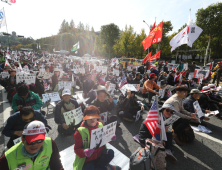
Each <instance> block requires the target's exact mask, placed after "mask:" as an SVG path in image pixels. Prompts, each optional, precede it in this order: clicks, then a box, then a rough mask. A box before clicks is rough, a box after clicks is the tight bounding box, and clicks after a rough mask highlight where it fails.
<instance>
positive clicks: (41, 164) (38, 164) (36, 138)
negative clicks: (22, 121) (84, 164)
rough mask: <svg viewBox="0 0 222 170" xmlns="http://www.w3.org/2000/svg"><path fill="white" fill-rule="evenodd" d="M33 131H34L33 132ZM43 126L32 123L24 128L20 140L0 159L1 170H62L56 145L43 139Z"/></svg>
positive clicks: (39, 123) (38, 123)
mask: <svg viewBox="0 0 222 170" xmlns="http://www.w3.org/2000/svg"><path fill="white" fill-rule="evenodd" d="M34 129H35V130H34ZM45 131H46V129H45V125H44V124H43V123H42V122H40V121H37V120H36V121H32V122H30V123H29V124H27V125H26V126H25V127H24V130H23V133H22V136H21V139H22V141H21V142H19V143H18V144H16V145H15V146H14V147H12V148H10V149H9V150H7V151H6V152H5V154H4V155H3V156H2V157H1V158H0V167H1V170H8V169H9V170H13V169H14V170H18V169H19V170H20V169H23V170H24V169H35V170H37V169H38V170H39V169H53V170H63V169H64V168H63V166H62V163H61V160H60V155H59V150H58V147H57V145H56V143H55V142H54V141H53V140H52V139H51V138H49V137H45Z"/></svg>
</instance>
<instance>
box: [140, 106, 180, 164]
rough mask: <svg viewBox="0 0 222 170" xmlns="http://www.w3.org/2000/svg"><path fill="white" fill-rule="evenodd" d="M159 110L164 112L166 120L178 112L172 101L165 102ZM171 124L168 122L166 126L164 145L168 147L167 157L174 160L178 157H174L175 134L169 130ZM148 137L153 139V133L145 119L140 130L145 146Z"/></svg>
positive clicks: (141, 141) (141, 140)
mask: <svg viewBox="0 0 222 170" xmlns="http://www.w3.org/2000/svg"><path fill="white" fill-rule="evenodd" d="M159 112H160V113H162V115H163V120H164V121H165V120H166V119H169V118H170V117H171V116H172V115H173V114H175V113H177V111H176V110H175V109H174V106H173V105H172V104H171V103H164V105H163V106H162V108H160V111H159ZM172 123H173V122H172ZM170 125H171V124H167V126H165V130H166V136H167V141H164V146H165V149H166V154H167V157H168V158H169V159H170V160H172V161H177V159H176V158H175V157H174V155H173V154H172V152H171V150H172V139H173V136H172V133H171V132H168V128H169V126H170ZM147 138H148V139H152V135H151V133H150V131H149V129H148V128H147V126H146V124H145V121H144V122H143V123H142V125H141V126H140V130H139V141H140V143H141V144H143V145H144V146H145V145H146V143H145V141H146V139H147Z"/></svg>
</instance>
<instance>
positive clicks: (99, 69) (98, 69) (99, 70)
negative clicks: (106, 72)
mask: <svg viewBox="0 0 222 170" xmlns="http://www.w3.org/2000/svg"><path fill="white" fill-rule="evenodd" d="M94 68H96V72H97V73H99V72H101V71H102V68H103V67H102V66H95V67H94Z"/></svg>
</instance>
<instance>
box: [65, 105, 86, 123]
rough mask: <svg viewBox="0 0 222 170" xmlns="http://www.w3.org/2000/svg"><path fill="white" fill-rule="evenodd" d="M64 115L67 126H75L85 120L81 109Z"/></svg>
mask: <svg viewBox="0 0 222 170" xmlns="http://www.w3.org/2000/svg"><path fill="white" fill-rule="evenodd" d="M63 115H64V118H65V122H66V124H67V125H71V124H72V123H73V125H78V124H79V123H80V122H81V121H82V118H83V113H82V109H81V107H78V108H77V109H74V110H71V111H68V112H65V113H63Z"/></svg>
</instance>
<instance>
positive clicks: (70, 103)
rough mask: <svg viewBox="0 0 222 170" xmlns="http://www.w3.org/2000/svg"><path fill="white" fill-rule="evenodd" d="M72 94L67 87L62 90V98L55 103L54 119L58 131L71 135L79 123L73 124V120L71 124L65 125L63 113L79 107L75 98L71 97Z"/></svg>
mask: <svg viewBox="0 0 222 170" xmlns="http://www.w3.org/2000/svg"><path fill="white" fill-rule="evenodd" d="M71 97H72V94H71V91H70V90H69V89H64V90H63V91H62V100H61V101H60V102H58V103H57V104H56V108H55V113H54V120H55V122H56V123H57V124H58V132H59V133H61V134H65V135H73V134H74V132H75V130H76V129H77V128H78V127H79V125H80V124H79V125H75V121H74V122H73V124H71V125H67V124H66V122H65V118H64V115H63V113H65V112H68V111H71V110H74V109H77V108H78V107H80V106H79V105H78V103H77V102H76V100H75V99H73V98H71Z"/></svg>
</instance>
